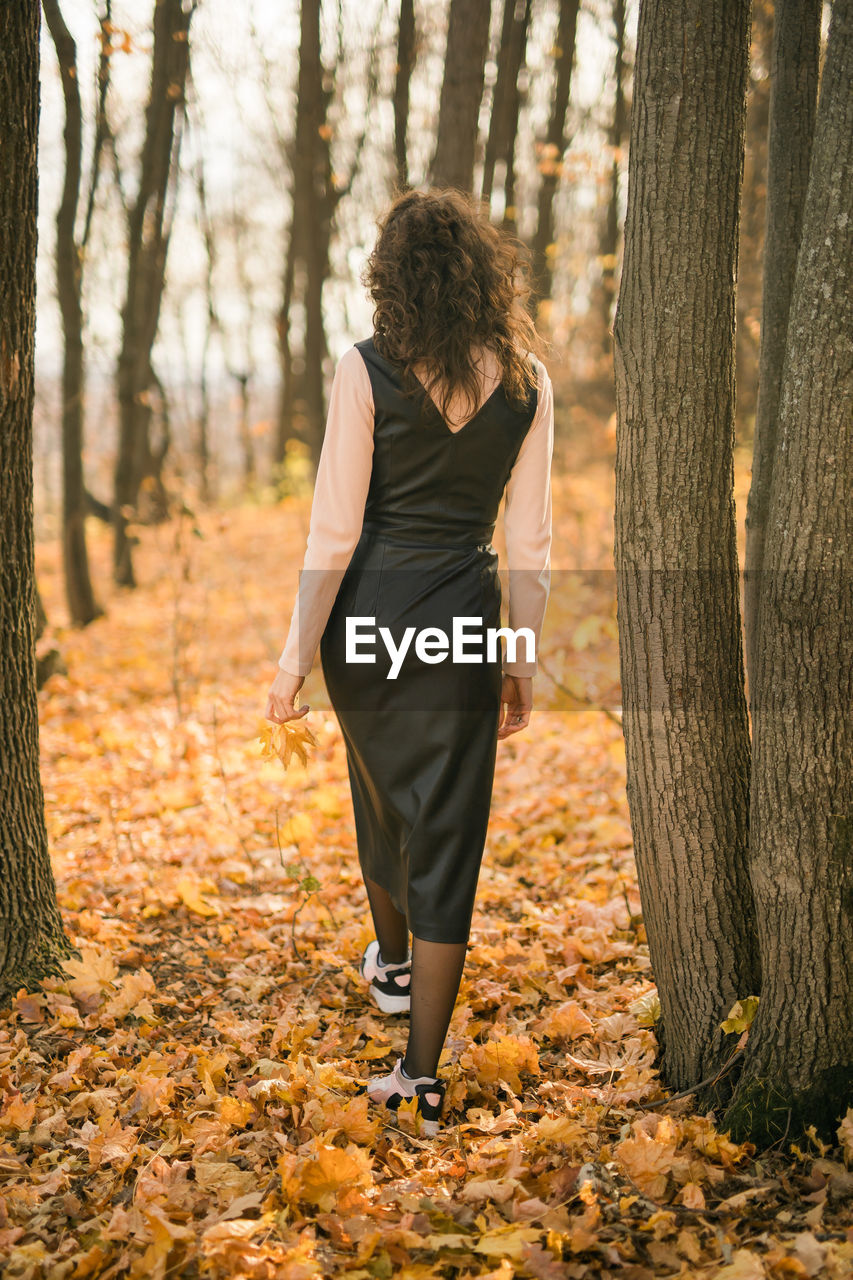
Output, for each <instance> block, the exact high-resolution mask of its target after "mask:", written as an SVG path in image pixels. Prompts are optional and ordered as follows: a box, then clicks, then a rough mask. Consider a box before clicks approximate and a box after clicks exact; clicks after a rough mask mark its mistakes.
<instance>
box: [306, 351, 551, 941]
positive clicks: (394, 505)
mask: <svg viewBox="0 0 853 1280" xmlns="http://www.w3.org/2000/svg"><path fill="white" fill-rule="evenodd" d="M355 345H356V347H357V349H358V350H359V352H360V353H361V356H362V358H363V359H364V361H365V364H366V365H367V369H368V372H369V374H370V382H371V386H372V390H373V402H374V409H375V417H374V451H373V464H372V474H371V479H370V487H369V491H368V496H367V502H366V506H365V515H364V525H363V529H362V533H361V537H360V539H359V542H358V545H357V546H356V549H355V551H354V552H353V555H352V559H351V561H350V564H349V567H348V569H347V571H346V574H345V575H344V578H343V581H342V583H341V586H340V589H339V591H338V594H337V597H336V600H335V603H334V605H333V607H332V611H331V614H330V616H329V620H328V623H327V625H326V628H325V631H324V633H323V636H322V639H321V642H320V657H321V662H322V667H323V675H324V677H325V681H326V687H327V689H328V692H329V697H330V700H331V703H332V706H333V708H334V710H335V714H336V715H337V717H338V720H339V722H340V725H341V730H342V733H343V737H344V742H345V744H346V754H347V766H348V771H349V779H350V785H351V789H352V799H353V809H354V812H355V824H356V834H357V839H358V854H359V861H360V864H361V869H362V871H363V873H364V875H365V876H366V877H367V878H369V879H370V880H373V881H375V882H376V883H377V884H379V885H381V886H382V887H383V888H384V889H386V890H387V891H388V893H389V894H390V895H391V898H392V900H393V902H394V905H395V906H396V907H397V909H398V911H401V912H402V913H403V914H404V915H405V916H406V917H407V919H408V924H409V928H410V930H411V931H412V933H413V934H414V935H415V936H416V937H419V938H423V939H425V940H427V941H430V942H454V943H459V942H465V941H467V938H468V933H469V929H470V923H471V915H472V912H473V909H474V896H475V893H476V888H477V879H478V877H479V872H480V863H481V861H482V856H483V848H484V845H485V840H486V829H487V826H488V820H489V808H490V804H491V796H492V786H493V781H494V768H495V755H496V750H497V729H498V716H499V709H500V691H501V658H500V648H499V647H497V653H496V656H494V657H493V659H492V660H491V661H468V662H453V661H452V660H451V659H452V655H451V654H448V656H446V657H445V658H444V660H443V661H441V662H438V661H433V662H432V663H430V662H428V661H424V660H422V658H421V657H419V656H418V654H417V652H416V651H415V644H414V640H413V641H412V643H411V644H410V647H409V649H408V651H407V653H406V656H405V658H404V659H403V660H402V663H401V665H400V667H399V673H398V674H397V675H396V678H393V679H389V678H388V676H389V672H390V671H391V669H392V662H391V657H390V655H389V653H388V651H387V648H386V646H385V644H384V643H383V641H382V640H381V639H380V638H379V635H378V629H379V628H380V627H386V628H388V629H389V630H390V634H391V637H392V638H393V642H394V645H396V646H399V644H400V641H401V639H402V637H403V633H404V631H405V630H406V629H407V628H410V627H414V628H416V632H420V631H421V630H422V629H423V628H427V627H438V628H440V629H441V630H442V631H443V632H444V633H445V634H446V635H447V636H448V638H452V634H453V619H454V617H455V618H462V617H465V618H468V619H474V618H475V619H477V620H478V625H479V626H480V627H482V628H486V627H494V628H497V627H500V625H501V623H500V605H501V586H500V579H499V577H498V557H497V552H496V551H495V550H494V548H493V547H492V546H491V537H492V534H493V531H494V526H495V520H496V517H497V512H498V507H499V505H500V501H501V497H502V495H503V491H504V488H505V486H506V483H507V480H508V479H509V475H510V471H511V470H512V467H513V464H514V462H515V459H516V457H517V455H518V452H519V450H520V448H521V445H522V443H523V442H524V437H525V435H526V434H527V431H528V430H529V428H530V426H531V423H532V421H533V418H534V415H535V412H536V402H537V392H536V379H535V378H534V380H533V383H534V385H533V387H532V388H531V390H530V392H529V394H528V396H527V400H526V403H525V404H524V405H523V406H521V407H519V406H513V405H512V404H511V403H510V401H509V399H508V397H507V396H506V394H505V392H504V390H503V387H502V386H500V385H499V386H498V387H497V388H496V390H495V391H494V392H493V393H492V395H491V396H490V397H489V398H488V399H487V400H486V401H485V402H484V403H483V404H482V405H481V407H480V409H479V411H478V412H477V413H476V414H475V416H474V417H473V418H472V419H471V420H470V421H469V422H467V423H466V424H465V426H463V427H462V428H461V429H459V430H456V431H451V429H450V428H449V427H448V426H447V425H446V423H445V422H444V420H443V418H442V417H441V414H440V413H439V411H438V409H437V408H436V406H435V405H434V404H433V401H432V398H431V397H430V396H429V394H428V393H427V392H426V391H425V390H424V389H420V390H419V391H418V392H417V393H416V395H415V396H414V397H411V396H407V395H405V394H404V393H403V390H402V386H403V384H402V377H401V374H400V372H399V371H398V369H397V367H396V366H395V365H393V364H392V363H391V362H389V361H388V360H385V359H384V358H383V357H382V356H381V355H379V353H378V352H377V350H376V348H375V346H374V343H373V339H372V338H368V339H365V340H364V341H363V342H358V343H356V344H355ZM348 617H350V618H354V617H359V618H369V619H375V628H376V636H377V638H376V641H375V643H372V644H371V643H369V642H368V641H363V642H362V644H361V646H360V651H361V652H363V653H365V654H370V653H372V654H374V655H375V659H376V661H375V662H374V663H372V664H371V663H368V662H355V663H354V662H349V663H348V662H347V661H346V648H345V646H346V632H347V621H346V620H347V618H348ZM371 630H372V624H362V628H361V633H362V635H369V634H370V632H371ZM468 630H469V637H470V638H469V640H468V642H467V646H466V652H467V653H469V654H471V655H474V656H476V655H477V654H478V653H480V654H482V655H483V656H484V657H485V655H486V647H485V645H484V644H482V643H478V642H477V639H476V637H477V625H475V624H473V623H469V624H468ZM429 652H432V653H433V654H434V653H436V652H437V646H436V647H433V648H432V649H431V650H430V649H428V648H424V649H423V650H422V654H423V653H426V654H428V653H429Z"/></svg>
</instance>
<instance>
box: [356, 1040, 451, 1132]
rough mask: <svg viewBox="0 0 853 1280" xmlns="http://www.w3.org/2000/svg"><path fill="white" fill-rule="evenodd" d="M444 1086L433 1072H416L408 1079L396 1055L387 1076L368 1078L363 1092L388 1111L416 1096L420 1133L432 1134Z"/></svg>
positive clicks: (442, 1097) (400, 1059)
mask: <svg viewBox="0 0 853 1280" xmlns="http://www.w3.org/2000/svg"><path fill="white" fill-rule="evenodd" d="M446 1087H447V1086H446V1083H445V1081H444V1080H439V1079H436V1078H435V1077H434V1076H419V1077H418V1078H417V1079H416V1080H410V1079H409V1078H408V1076H405V1075H404V1074H403V1059H402V1058H398V1059H397V1061H396V1063H395V1064H394V1070H393V1071H392V1072H390V1073H389V1074H388V1075H387V1076H374V1077H373V1079H372V1080H368V1082H367V1087H366V1092H367V1095H368V1097H369V1098H370V1100H371V1102H378V1103H382V1104H384V1105H385V1106H386V1107H390V1109H391V1110H392V1111H396V1110H397V1108H398V1107H399V1105H400V1103H401V1102H404V1101H406V1100H407V1099H409V1098H417V1100H418V1102H417V1109H418V1114H419V1115H420V1117H421V1121H422V1130H423V1133H424V1134H425V1135H426V1136H427V1137H429V1138H434V1137H435V1136H436V1135H437V1133H438V1132H439V1119H440V1117H441V1111H442V1107H443V1106H444V1094H445V1089H446Z"/></svg>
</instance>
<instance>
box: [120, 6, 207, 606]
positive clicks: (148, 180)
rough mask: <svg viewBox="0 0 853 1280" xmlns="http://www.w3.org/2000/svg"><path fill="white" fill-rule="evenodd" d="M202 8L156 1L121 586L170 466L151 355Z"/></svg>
mask: <svg viewBox="0 0 853 1280" xmlns="http://www.w3.org/2000/svg"><path fill="white" fill-rule="evenodd" d="M194 8H195V6H194V5H191V6H190V7H188V8H187V10H186V11H185V10H184V7H183V3H182V0H155V5H154V21H153V25H154V52H153V54H152V59H151V88H150V92H149V98H148V107H147V110H146V117H145V140H144V142H143V145H142V156H141V161H140V174H139V189H138V191H137V195H136V199H135V201H134V203H133V206H132V208H131V210H130V215H129V219H128V241H129V244H128V266H127V292H126V297H125V304H124V308H123V310H122V341H121V351H120V354H119V359H118V370H117V388H118V405H119V446H118V456H117V459H116V469H115V510H114V520H115V549H114V572H115V579H116V582H118V583H119V584H121V585H123V586H129V587H132V586H134V585H135V579H134V574H133V560H132V556H131V544H130V541H129V540H128V537H127V532H126V530H127V509H128V508H133V507H134V506H135V505H136V501H137V498H138V495H139V488H140V485H141V483H142V481H143V479H145V478H146V477H147V476H151V477H152V478H154V479H155V481H159V468H160V466H161V465H162V458H160V457H159V455H156V454H152V451H151V447H150V440H149V428H150V423H151V390H152V387H153V386H154V383H155V379H154V373H153V370H152V367H151V349H152V347H153V345H154V339H155V338H156V336H157V327H158V325H159V320H160V303H161V301H162V298H163V287H164V283H165V273H166V255H167V252H168V248H169V234H170V231H171V226H170V222H169V219H168V218H167V216H166V214H167V208H166V206H167V200H168V195H169V188H170V183H171V182H172V181H174V178H175V173H176V166H177V157H178V148H179V145H180V130H179V129H178V128H177V121H178V117H179V113H180V112H182V110H183V102H184V88H185V84H186V78H187V69H188V66H189V27H190V21H191V19H192V15H193V12H194Z"/></svg>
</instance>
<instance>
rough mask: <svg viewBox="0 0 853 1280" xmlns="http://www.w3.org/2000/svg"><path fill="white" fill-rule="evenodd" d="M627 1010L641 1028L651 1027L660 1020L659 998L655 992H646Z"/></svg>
mask: <svg viewBox="0 0 853 1280" xmlns="http://www.w3.org/2000/svg"><path fill="white" fill-rule="evenodd" d="M628 1008H629V1011H630V1012H631V1013H633V1015H634V1017H635V1018H636V1019H637V1022H638V1023H639V1024H640V1026H641V1027H653V1026H654V1025H655V1023H656V1022H657V1021H658V1019H659V1018H660V997H659V996H658V993H657V991H647V992H646V994H645V995H644V996H640V998H639V999H638V1000H635V1001H634V1003H633V1004H631V1005H629V1006H628Z"/></svg>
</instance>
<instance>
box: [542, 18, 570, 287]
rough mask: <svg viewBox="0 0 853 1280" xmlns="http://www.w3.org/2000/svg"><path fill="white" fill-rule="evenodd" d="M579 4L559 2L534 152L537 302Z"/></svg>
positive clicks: (546, 281) (559, 167) (563, 141)
mask: <svg viewBox="0 0 853 1280" xmlns="http://www.w3.org/2000/svg"><path fill="white" fill-rule="evenodd" d="M579 8H580V0H560V18H559V22H558V26H557V46H556V49H555V50H554V59H555V72H556V79H555V83H554V97H553V100H552V103H551V115H550V118H549V120H548V132H547V135H546V137H545V142H544V143H543V144H541V145H540V146H539V148H538V150H539V152H540V156H539V171H540V173H541V175H542V179H541V181H540V183H539V199H538V214H537V222H536V232H535V234H534V237H533V284H534V289H535V296H536V300H537V301H538V302H541V301H542V300H543V299H545V298H550V296H551V289H552V286H553V281H554V249H553V245H554V197H555V195H556V194H557V188H558V186H559V185H560V178H561V177H562V173H563V157H564V156H565V153H566V149H567V147H568V145H569V143H568V139H567V137H566V114H567V112H568V110H569V93H570V90H571V84H572V67H573V65H574V60H575V33H576V31H577V25H578V9H579Z"/></svg>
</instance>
